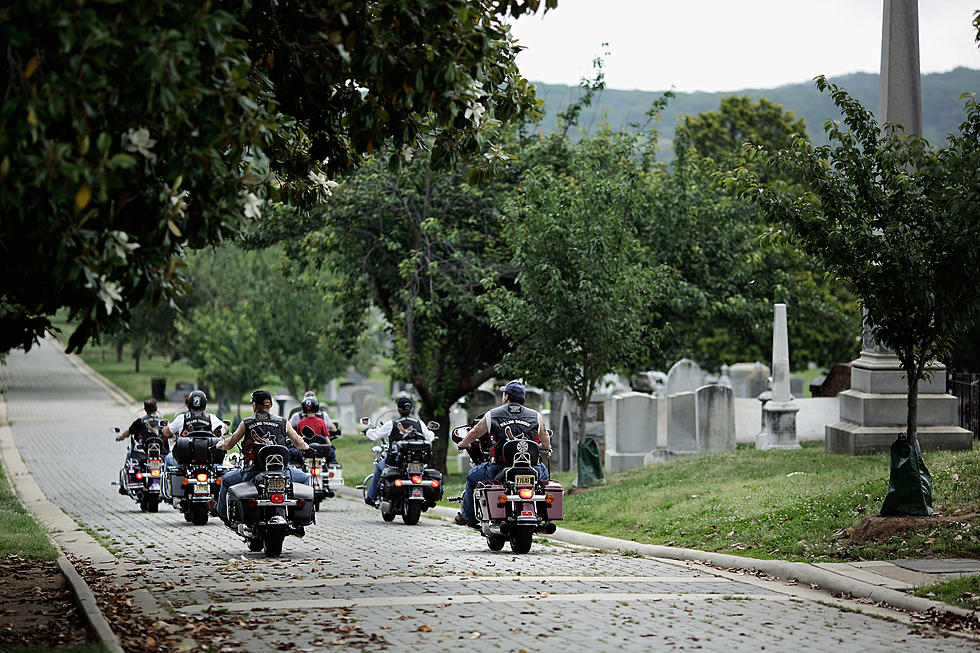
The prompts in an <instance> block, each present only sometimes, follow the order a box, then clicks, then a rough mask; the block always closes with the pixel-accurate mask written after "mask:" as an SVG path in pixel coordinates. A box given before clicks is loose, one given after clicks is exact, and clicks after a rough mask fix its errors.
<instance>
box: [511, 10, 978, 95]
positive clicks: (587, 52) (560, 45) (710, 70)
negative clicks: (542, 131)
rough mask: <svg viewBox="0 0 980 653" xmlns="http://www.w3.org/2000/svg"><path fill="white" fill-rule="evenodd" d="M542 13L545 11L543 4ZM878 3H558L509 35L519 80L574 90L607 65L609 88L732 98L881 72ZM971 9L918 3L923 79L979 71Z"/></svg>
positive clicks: (521, 22)
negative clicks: (516, 50) (596, 64)
mask: <svg viewBox="0 0 980 653" xmlns="http://www.w3.org/2000/svg"><path fill="white" fill-rule="evenodd" d="M542 4H544V3H542ZM882 6H883V2H882V0H808V1H804V0H687V1H685V0H558V7H557V8H556V9H553V10H551V11H549V12H547V13H546V14H544V15H543V16H542V15H540V14H539V15H537V16H525V17H523V18H521V19H519V20H517V21H516V22H515V23H514V27H513V33H514V35H515V37H516V38H517V40H518V41H519V43H520V44H521V45H523V46H525V47H526V48H527V50H526V51H524V52H522V53H521V54H520V55H518V58H517V62H518V65H519V66H520V69H521V72H522V73H523V75H524V77H526V78H527V79H529V80H531V81H536V82H545V83H553V84H570V85H575V84H578V83H579V82H580V81H581V79H582V78H583V77H591V76H592V60H593V59H594V58H595V57H596V56H598V55H600V54H602V53H603V52H604V49H603V47H602V44H603V43H608V44H609V45H608V48H607V51H608V52H609V54H608V56H604V57H603V60H604V68H605V71H606V86H607V88H613V89H623V90H644V91H661V90H666V89H669V88H671V87H674V88H675V89H676V90H678V91H682V92H690V91H711V92H715V91H735V90H740V89H743V88H772V87H775V86H780V85H782V84H792V83H798V82H806V81H808V80H810V79H812V78H813V77H815V76H817V75H821V74H823V75H827V76H828V77H833V76H838V75H843V74H847V73H853V72H874V73H877V72H879V68H880V65H881V14H882ZM976 9H980V1H978V0H920V2H919V55H920V65H921V70H922V72H923V73H929V72H946V71H949V70H952V69H953V68H956V67H957V66H966V67H967V68H973V69H980V50H978V49H977V43H976V42H975V37H976V31H975V30H974V29H973V27H972V24H971V23H972V20H973V12H974V11H975V10H976Z"/></svg>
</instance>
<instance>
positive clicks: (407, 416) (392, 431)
mask: <svg viewBox="0 0 980 653" xmlns="http://www.w3.org/2000/svg"><path fill="white" fill-rule="evenodd" d="M395 408H396V409H397V410H398V419H395V420H392V421H391V422H388V423H387V424H382V425H381V426H376V427H374V428H371V429H368V430H367V431H365V432H364V435H366V436H367V437H368V439H370V440H380V439H381V438H388V444H389V446H392V445H394V443H396V442H398V441H399V440H401V439H402V437H403V435H402V434H403V432H411V431H412V430H414V431H415V432H417V433H420V434H421V435H422V437H423V438H424V439H425V441H426V442H428V443H430V444H431V443H432V441H433V440H435V438H436V435H435V433H433V432H432V431H430V430H429V427H427V426H426V425H425V424H423V423H422V422H421V421H419V420H418V419H416V418H414V417H412V410H413V409H414V408H415V402H413V401H412V399H411V397H408V396H404V395H403V396H401V397H399V398H398V400H397V401H396V402H395ZM397 426H401V428H396V427H397ZM402 429H404V431H403V430H402ZM384 468H385V458H382V459H381V460H379V461H378V462H377V463H376V464H375V465H374V477H373V478H372V479H371V485H370V486H368V491H367V494H366V495H365V497H364V503H366V504H367V505H369V506H371V507H372V508H377V507H378V499H379V496H378V485H379V483H380V482H381V472H383V471H384Z"/></svg>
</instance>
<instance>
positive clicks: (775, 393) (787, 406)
mask: <svg viewBox="0 0 980 653" xmlns="http://www.w3.org/2000/svg"><path fill="white" fill-rule="evenodd" d="M772 370H773V374H772V399H770V400H769V401H768V402H766V403H765V404H764V405H763V407H762V414H763V418H762V430H761V431H760V432H759V435H758V437H757V439H756V447H757V448H759V449H799V448H800V443H799V440H798V438H797V437H796V413H798V412H799V410H800V407H799V406H798V405H797V403H796V401H794V399H793V395H792V393H790V384H789V334H788V332H787V327H786V304H775V305H773V326H772Z"/></svg>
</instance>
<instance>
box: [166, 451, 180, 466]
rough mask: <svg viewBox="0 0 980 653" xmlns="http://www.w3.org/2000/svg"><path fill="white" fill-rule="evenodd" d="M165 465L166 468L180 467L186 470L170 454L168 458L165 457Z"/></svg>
mask: <svg viewBox="0 0 980 653" xmlns="http://www.w3.org/2000/svg"><path fill="white" fill-rule="evenodd" d="M163 464H164V466H166V467H179V468H180V469H183V468H184V466H183V465H178V464H177V459H176V458H174V455H173V454H172V453H168V454H167V455H166V456H164V457H163Z"/></svg>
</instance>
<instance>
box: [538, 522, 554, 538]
mask: <svg viewBox="0 0 980 653" xmlns="http://www.w3.org/2000/svg"><path fill="white" fill-rule="evenodd" d="M537 530H538V532H539V533H544V534H545V535H552V534H554V532H555V531H557V530H558V527H557V526H555V525H554V524H552V523H551V522H548V523H547V524H541V525H540V526H538V529H537Z"/></svg>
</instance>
